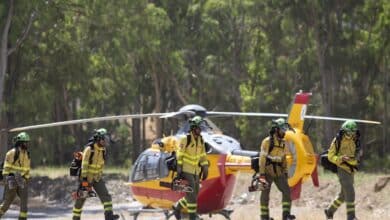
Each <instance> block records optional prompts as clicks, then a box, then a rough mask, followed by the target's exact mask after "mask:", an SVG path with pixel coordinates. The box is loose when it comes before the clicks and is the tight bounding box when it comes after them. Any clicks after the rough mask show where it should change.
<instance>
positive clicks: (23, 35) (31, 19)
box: [7, 10, 36, 56]
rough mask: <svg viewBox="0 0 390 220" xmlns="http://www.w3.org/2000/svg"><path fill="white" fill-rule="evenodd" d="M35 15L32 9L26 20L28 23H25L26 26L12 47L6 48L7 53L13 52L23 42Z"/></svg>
mask: <svg viewBox="0 0 390 220" xmlns="http://www.w3.org/2000/svg"><path fill="white" fill-rule="evenodd" d="M35 15H36V11H35V10H34V11H33V12H32V13H31V15H30V18H29V20H28V24H27V27H26V28H25V29H24V31H23V33H22V35H21V37H20V38H19V39H18V40H17V41H16V45H15V46H14V47H12V48H11V49H9V50H8V53H7V55H8V56H9V55H11V54H12V53H13V52H15V50H16V49H18V48H19V47H20V45H21V44H22V43H23V41H24V40H25V39H26V37H27V35H28V32H29V31H30V29H31V25H32V22H33V21H34V19H35Z"/></svg>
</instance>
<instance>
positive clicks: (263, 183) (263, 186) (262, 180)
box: [259, 174, 268, 191]
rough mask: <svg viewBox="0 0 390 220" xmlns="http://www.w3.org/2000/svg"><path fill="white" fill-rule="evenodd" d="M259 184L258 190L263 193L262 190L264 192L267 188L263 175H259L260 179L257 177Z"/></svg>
mask: <svg viewBox="0 0 390 220" xmlns="http://www.w3.org/2000/svg"><path fill="white" fill-rule="evenodd" d="M259 183H260V185H259V187H260V190H261V191H263V190H265V189H267V188H268V182H267V180H266V178H265V175H264V174H263V175H260V177H259Z"/></svg>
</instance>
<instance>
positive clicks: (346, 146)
mask: <svg viewBox="0 0 390 220" xmlns="http://www.w3.org/2000/svg"><path fill="white" fill-rule="evenodd" d="M336 145H337V140H336V138H334V139H333V141H332V143H331V145H330V148H329V152H328V159H329V161H331V162H332V163H334V164H336V165H337V166H338V167H340V168H342V169H343V170H345V171H347V172H348V173H353V172H354V171H355V169H354V168H353V167H356V166H357V165H358V160H357V158H356V156H357V155H356V144H355V139H354V138H346V137H345V136H344V135H343V136H342V138H341V141H340V146H339V150H338V152H337V147H336ZM343 155H345V156H348V157H349V158H351V159H350V160H349V161H347V162H343V161H342V159H341V157H342V156H343Z"/></svg>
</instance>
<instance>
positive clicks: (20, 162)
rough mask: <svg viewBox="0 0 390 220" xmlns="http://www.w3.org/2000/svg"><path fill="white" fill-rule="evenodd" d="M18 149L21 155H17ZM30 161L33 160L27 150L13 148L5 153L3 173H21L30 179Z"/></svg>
mask: <svg viewBox="0 0 390 220" xmlns="http://www.w3.org/2000/svg"><path fill="white" fill-rule="evenodd" d="M17 151H18V154H19V155H16V157H15V154H17ZM15 158H16V159H15ZM30 163H31V161H30V157H29V153H28V151H27V150H23V149H16V148H13V149H11V150H9V151H8V152H7V154H6V155H5V161H4V170H3V175H4V176H6V175H9V174H10V173H13V174H16V173H19V174H20V175H21V176H22V177H24V178H25V179H29V178H30Z"/></svg>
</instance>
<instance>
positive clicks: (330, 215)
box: [324, 209, 333, 220]
mask: <svg viewBox="0 0 390 220" xmlns="http://www.w3.org/2000/svg"><path fill="white" fill-rule="evenodd" d="M324 213H325V216H326V219H327V220H330V219H333V213H331V212H330V211H329V210H327V209H325V210H324Z"/></svg>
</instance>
